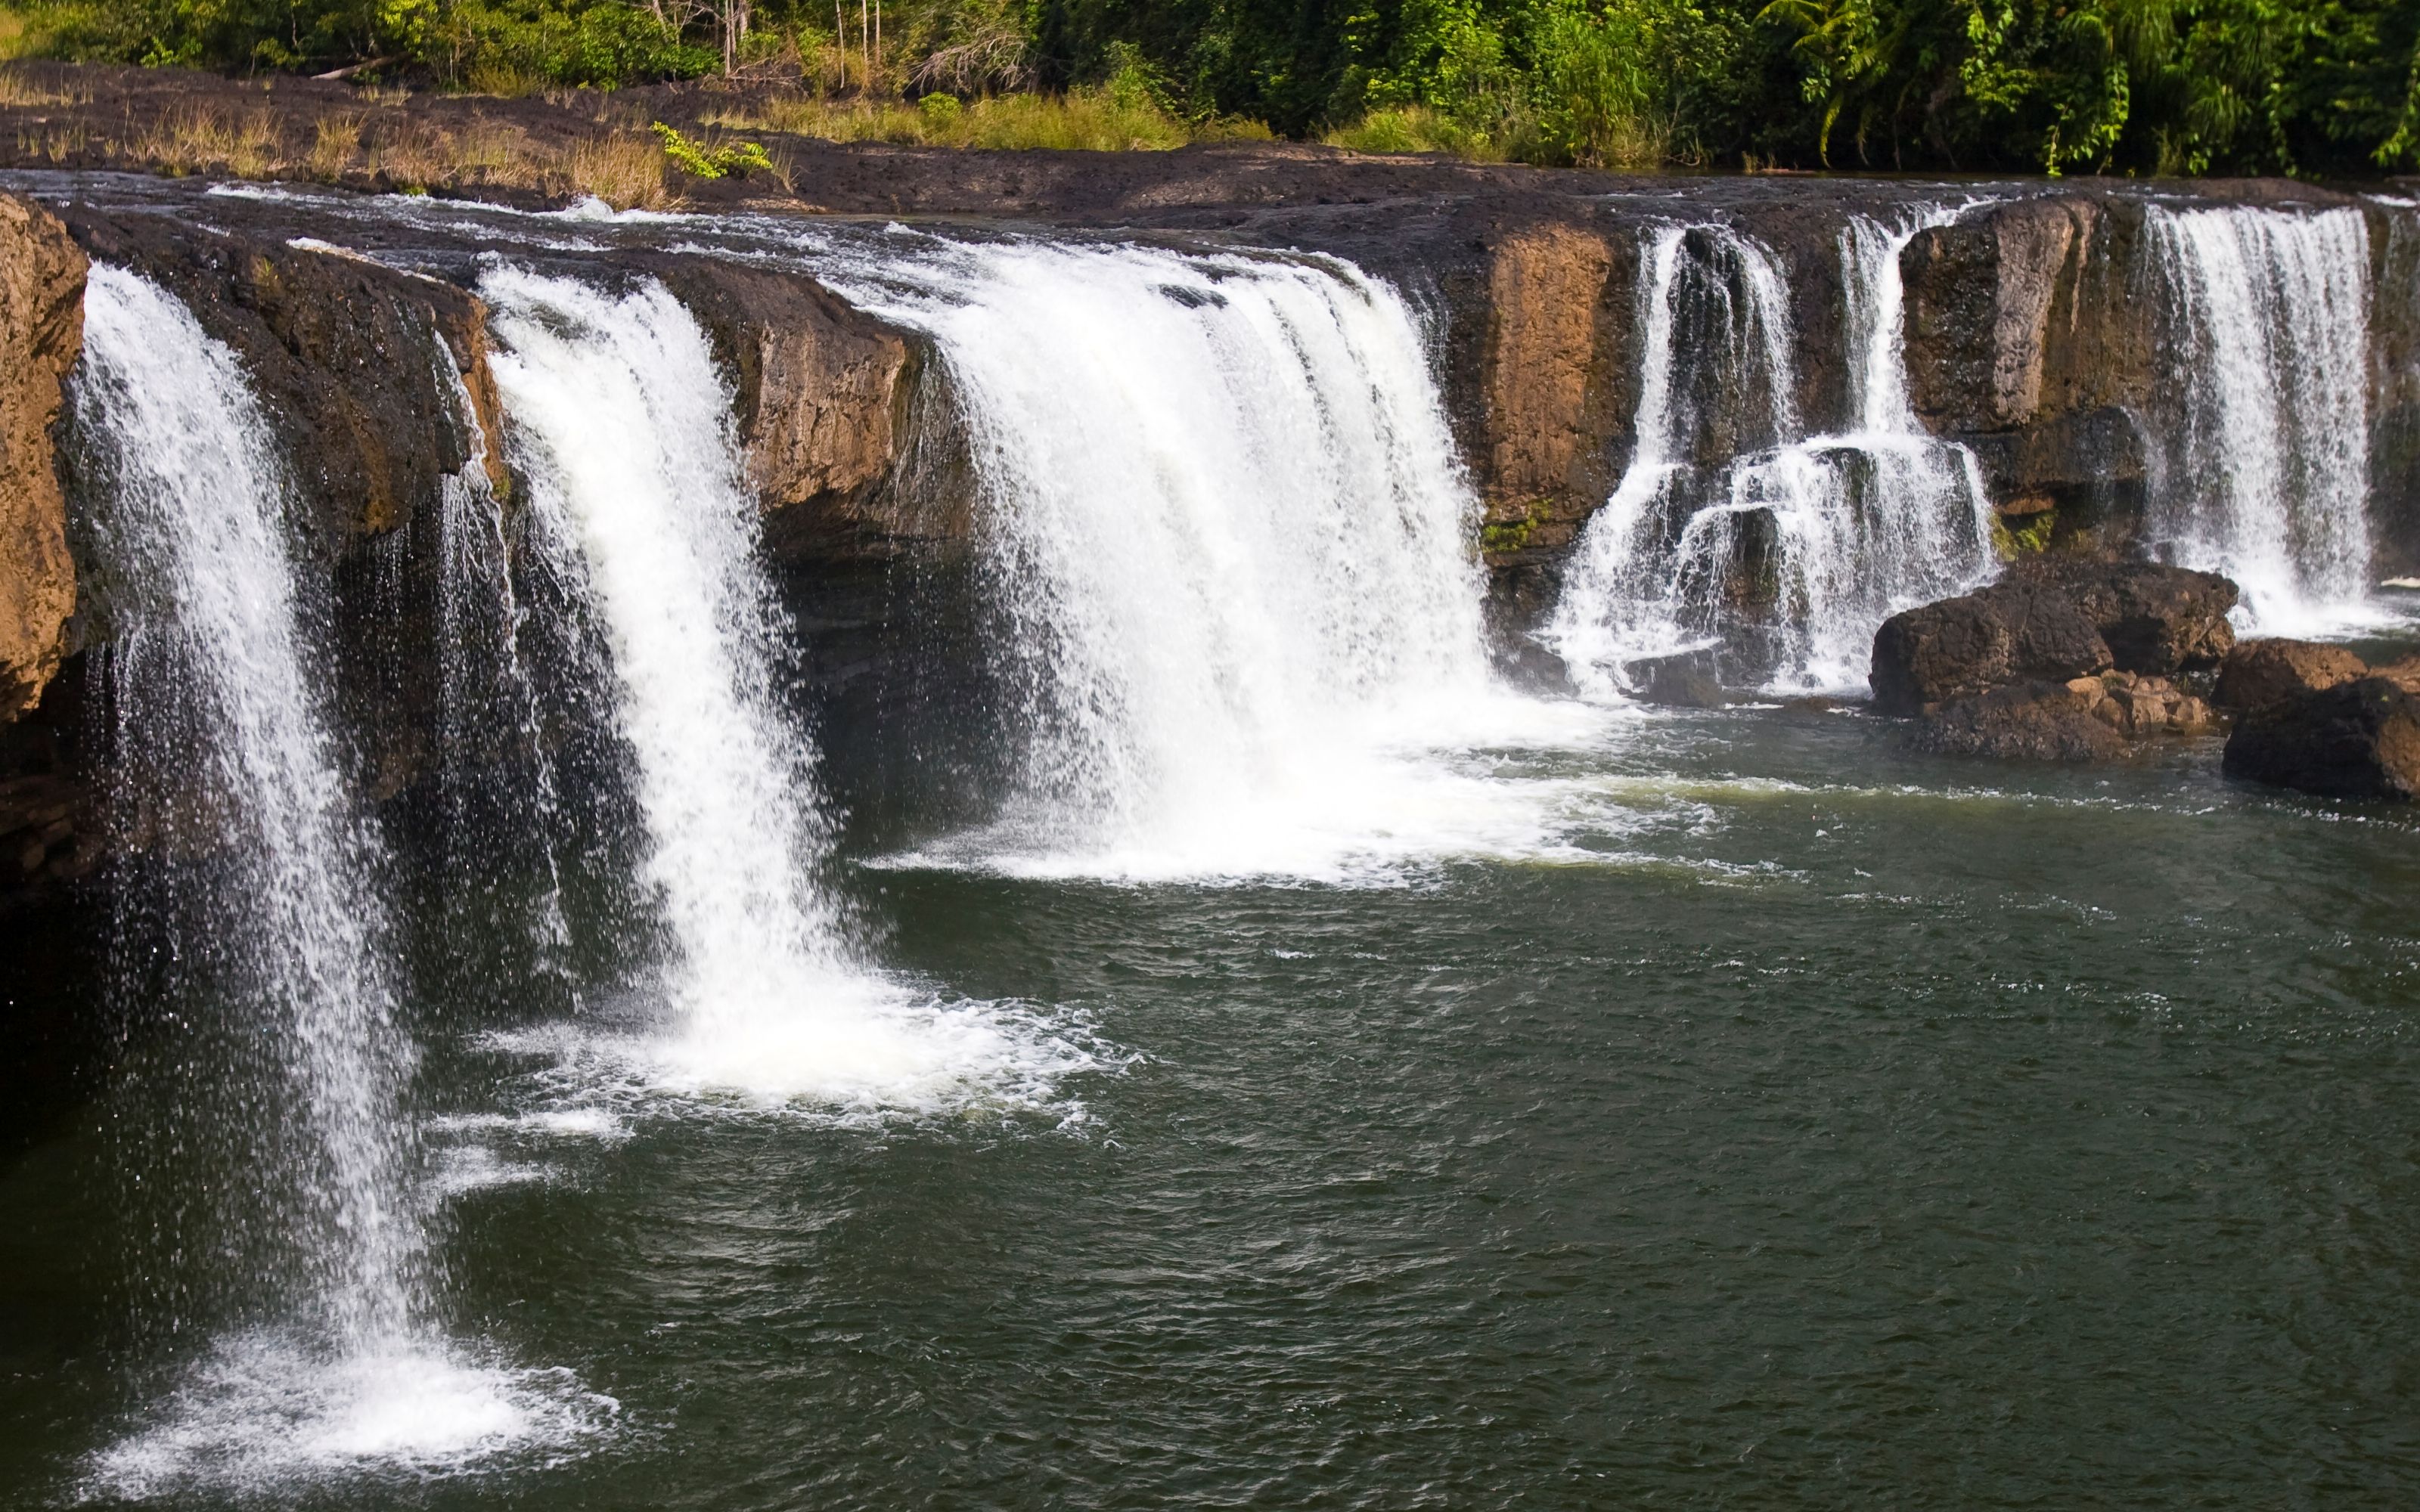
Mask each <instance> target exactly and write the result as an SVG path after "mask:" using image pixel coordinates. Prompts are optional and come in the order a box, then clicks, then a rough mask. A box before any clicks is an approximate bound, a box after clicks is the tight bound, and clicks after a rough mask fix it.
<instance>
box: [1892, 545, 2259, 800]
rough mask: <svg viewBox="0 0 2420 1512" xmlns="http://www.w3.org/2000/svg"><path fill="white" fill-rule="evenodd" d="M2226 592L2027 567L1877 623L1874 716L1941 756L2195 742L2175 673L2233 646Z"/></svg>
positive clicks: (2177, 580)
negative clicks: (2189, 737)
mask: <svg viewBox="0 0 2420 1512" xmlns="http://www.w3.org/2000/svg"><path fill="white" fill-rule="evenodd" d="M2235 597H2236V589H2235V585H2234V584H2233V583H2231V582H2229V581H2227V580H2226V579H2224V578H2221V577H2218V576H2216V575H2215V574H2212V573H2205V572H2190V571H2187V570H2186V569H2184V568H2181V567H2164V566H2154V565H2151V564H2149V563H2117V564H2099V563H2027V564H2026V565H2025V566H2024V567H2023V568H2021V569H2019V570H2017V571H2015V572H2013V573H2012V574H2011V575H2010V576H2009V579H2007V580H2004V581H2002V582H1997V583H1993V585H1991V586H1990V587H1988V588H1984V589H1980V590H1978V591H1977V592H1975V593H1972V594H1962V595H1961V596H1959V597H1957V598H1949V599H1944V600H1942V601H1941V602H1939V603H1936V604H1927V605H1924V606H1923V607H1921V608H1919V609H1909V610H1907V611H1905V612H1904V613H1900V614H1896V615H1893V616H1892V617H1891V618H1890V619H1888V620H1887V621H1885V622H1884V624H1883V627H1882V629H1881V630H1880V631H1878V632H1876V634H1875V636H1874V660H1873V669H1872V671H1871V674H1870V681H1871V683H1872V687H1873V690H1874V708H1875V710H1876V711H1877V712H1879V713H1883V714H1888V715H1897V716H1901V717H1914V718H1916V721H1917V724H1916V729H1915V731H1914V732H1913V733H1911V735H1910V737H1909V738H1910V742H1911V744H1912V745H1914V746H1915V748H1917V749H1919V750H1928V751H1933V752H1938V753H1942V754H1947V755H1960V756H1999V757H2010V758H2017V759H2023V760H2036V761H2071V762H2077V761H2098V760H2102V759H2104V758H2106V757H2110V756H2114V755H2117V754H2118V752H2120V751H2121V750H2123V749H2124V748H2125V745H2126V743H2127V742H2128V741H2134V740H2144V739H2149V738H2151V737H2153V736H2157V735H2172V734H2195V733H2201V732H2203V731H2206V730H2208V729H2209V728H2210V727H2211V721H2212V718H2213V716H2212V714H2211V707H2210V705H2209V704H2208V703H2207V702H2205V701H2204V700H2203V699H2202V698H2201V697H2199V696H2198V695H2197V694H2195V693H2194V692H2193V691H2191V690H2190V689H2187V688H2185V687H2180V686H2178V684H2177V683H2176V681H2175V678H2176V675H2177V673H2179V672H2180V671H2199V670H2205V669H2207V668H2209V667H2211V666H2213V665H2215V664H2216V663H2217V662H2218V660H2219V658H2220V657H2221V656H2225V655H2226V649H2227V647H2229V646H2230V645H2232V644H2233V635H2234V632H2233V631H2232V630H2231V629H2230V628H2229V627H2228V625H2227V623H2226V613H2227V610H2229V609H2233V608H2234V607H2235Z"/></svg>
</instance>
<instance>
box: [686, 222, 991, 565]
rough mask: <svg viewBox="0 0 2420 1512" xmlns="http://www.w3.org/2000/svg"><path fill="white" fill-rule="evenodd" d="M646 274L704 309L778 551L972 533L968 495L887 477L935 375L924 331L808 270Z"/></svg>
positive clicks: (702, 267) (699, 265)
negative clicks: (878, 314)
mask: <svg viewBox="0 0 2420 1512" xmlns="http://www.w3.org/2000/svg"><path fill="white" fill-rule="evenodd" d="M650 270H651V271H653V272H655V273H656V275H657V276H658V277H659V278H661V279H662V280H663V281H664V283H665V285H667V286H668V287H670V288H671V289H672V290H673V292H674V293H675V295H676V296H678V297H679V299H680V300H681V301H682V302H683V303H684V304H686V305H688V306H689V308H690V312H691V313H692V314H694V315H695V316H697V317H698V321H699V323H700V324H701V325H703V326H704V327H705V328H706V333H707V335H708V337H709V338H710V339H711V340H712V342H713V343H714V347H715V355H716V357H717V358H718V359H719V360H720V361H721V363H722V364H723V366H724V368H725V370H726V371H727V372H728V373H729V374H730V376H731V378H732V387H733V391H734V397H735V400H736V403H737V421H738V432H739V440H740V442H741V444H742V446H743V447H744V448H745V449H746V453H747V457H748V471H749V479H750V481H751V482H752V484H753V485H754V486H755V487H756V490H757V494H758V497H759V498H760V499H761V501H763V506H764V509H765V513H766V516H767V520H766V535H767V540H768V545H769V546H770V547H771V548H773V550H774V551H775V552H776V553H777V554H780V555H783V556H818V557H835V558H850V557H876V558H878V557H884V556H889V555H893V554H896V553H898V552H900V551H902V550H906V549H909V548H913V547H915V546H917V545H920V544H931V543H934V542H939V541H946V540H954V539H959V538H963V537H964V535H965V534H966V532H967V531H968V529H969V525H970V518H969V515H968V509H967V504H968V500H967V498H966V496H965V495H964V494H963V492H961V491H958V490H953V489H950V488H947V487H940V488H918V489H906V488H896V487H893V486H892V482H893V479H894V477H895V476H896V474H897V473H898V471H899V470H900V468H901V467H902V465H903V463H904V462H905V460H906V459H907V455H908V453H909V451H910V449H911V440H913V439H914V438H915V436H916V432H917V423H918V421H919V419H920V415H919V413H918V409H919V399H920V396H922V395H923V392H924V389H925V386H926V383H927V380H928V375H930V373H931V368H932V364H931V363H929V361H928V353H927V347H926V344H925V341H924V338H923V336H921V335H919V334H917V333H916V332H908V331H903V330H901V329H899V328H898V327H895V326H892V325H890V324H888V323H886V322H884V321H882V320H878V319H876V318H875V317H874V316H869V315H866V314H865V313H863V312H862V311H860V310H858V309H855V308H853V307H852V306H850V305H848V304H846V303H845V302H844V301H841V300H840V299H839V298H838V297H836V296H835V295H833V294H832V293H831V292H830V290H829V289H826V288H825V287H824V286H823V285H820V284H818V283H816V282H815V281H814V279H812V278H808V277H806V276H804V275H803V274H797V273H784V272H776V271H771V270H758V269H751V268H743V267H737V266H733V265H731V264H727V263H719V262H707V261H705V260H703V259H699V258H665V259H660V260H657V261H654V262H652V263H651V264H650ZM930 380H931V381H932V382H935V383H938V381H939V379H938V376H937V375H934V376H932V377H931V379H930Z"/></svg>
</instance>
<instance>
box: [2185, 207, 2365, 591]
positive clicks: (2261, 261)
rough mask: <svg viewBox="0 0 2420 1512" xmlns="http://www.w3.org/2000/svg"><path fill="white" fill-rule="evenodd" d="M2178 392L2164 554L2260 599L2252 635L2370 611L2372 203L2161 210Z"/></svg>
mask: <svg viewBox="0 0 2420 1512" xmlns="http://www.w3.org/2000/svg"><path fill="white" fill-rule="evenodd" d="M2149 235H2150V238H2151V242H2152V246H2153V248H2154V253H2155V256H2156V259H2157V261H2156V266H2157V268H2158V270H2159V273H2160V278H2161V283H2162V287H2163V294H2164V303H2163V310H2162V314H2163V316H2164V336H2165V347H2166V355H2167V359H2168V363H2169V365H2170V366H2171V368H2172V369H2173V370H2174V371H2175V372H2177V373H2178V374H2179V375H2180V381H2179V383H2178V384H2177V385H2176V387H2175V389H2174V390H2173V391H2172V393H2171V394H2170V396H2169V397H2170V398H2171V399H2172V401H2173V404H2174V413H2173V415H2172V416H2171V417H2170V422H2171V424H2170V427H2169V435H2168V438H2167V440H2168V444H2167V445H2166V447H2165V449H2164V456H2162V457H2161V459H2160V460H2161V461H2162V462H2163V463H2164V466H2163V467H2162V469H2161V471H2160V473H2159V475H2158V476H2157V478H2156V479H2155V482H2154V486H2153V497H2152V500H2151V506H2152V509H2151V518H2150V528H2151V530H2152V532H2153V535H2154V538H2155V541H2156V544H2157V545H2158V546H2159V547H2160V548H2162V549H2164V552H2165V553H2166V554H2167V555H2168V556H2169V557H2171V558H2172V559H2173V560H2175V561H2177V562H2180V563H2183V564H2185V565H2187V566H2193V567H2201V568H2205V569H2207V570H2210V571H2213V572H2223V573H2225V574H2226V575H2227V576H2228V577H2230V578H2232V579H2235V580H2236V582H2237V583H2239V584H2240V585H2242V589H2243V608H2242V611H2241V614H2242V618H2243V619H2244V621H2245V622H2246V627H2247V628H2250V629H2257V630H2258V631H2260V632H2263V633H2266V634H2272V635H2294V634H2314V633H2324V632H2326V631H2328V630H2330V629H2333V628H2338V627H2341V626H2343V625H2346V624H2347V623H2349V622H2356V621H2358V620H2360V619H2362V618H2365V617H2366V605H2365V602H2364V600H2365V599H2366V595H2367V594H2368V591H2369V587H2370V583H2369V576H2370V574H2369V554H2370V538H2369V518H2368V499H2369V413H2368V367H2369V303H2370V287H2369V277H2370V274H2369V231H2368V224H2367V223H2366V221H2365V220H2364V218H2363V216H2362V213H2361V212H2360V211H2359V210H2355V209H2335V210H2327V211H2323V212H2320V213H2318V214H2306V213H2300V212H2295V211H2288V210H2273V209H2260V208H2253V207H2249V206H2230V207H2226V208H2211V209H2195V210H2169V209H2165V208H2157V207H2155V208H2152V210H2151V211H2150V215H2149Z"/></svg>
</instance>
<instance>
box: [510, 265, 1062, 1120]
mask: <svg viewBox="0 0 2420 1512" xmlns="http://www.w3.org/2000/svg"><path fill="white" fill-rule="evenodd" d="M480 291H481V293H482V294H483V295H484V296H485V297H486V298H487V299H488V300H489V302H490V304H491V305H492V306H493V308H494V312H495V316H494V318H495V331H496V333H497V335H498V336H499V337H500V338H501V340H502V341H503V343H504V348H505V349H504V350H502V351H500V352H498V353H496V354H495V356H494V358H493V366H494V371H495V375H496V381H497V385H498V387H499V388H500V389H501V390H502V392H503V394H504V404H505V409H506V412H507V414H508V416H509V418H510V420H511V423H512V430H511V434H512V437H513V440H514V444H515V448H516V450H515V458H516V461H517V462H518V463H519V465H520V470H521V471H522V472H523V473H524V474H525V475H526V476H527V477H528V479H529V482H530V486H531V497H530V500H529V506H530V508H531V509H532V510H533V511H534V512H535V525H536V536H537V540H538V542H539V543H540V546H541V548H542V549H546V550H548V551H550V552H552V553H553V554H554V556H555V558H556V561H555V563H554V566H555V570H556V571H557V572H558V574H559V575H560V576H561V577H562V579H563V580H565V581H567V582H574V583H578V584H581V585H582V586H583V588H584V591H585V594H586V595H587V597H588V599H589V601H590V604H591V607H592V609H593V610H594V612H595V613H596V616H597V620H598V623H599V625H600V626H601V628H602V630H603V632H604V636H605V639H606V640H607V642H608V651H609V655H610V657H611V662H612V668H613V683H614V687H613V698H614V701H615V707H614V710H613V722H614V725H615V727H616V728H617V730H618V731H619V733H620V735H621V738H622V739H623V740H624V741H625V742H626V743H627V745H628V748H629V750H630V753H631V755H632V758H633V763H634V767H635V772H636V782H637V794H636V796H637V800H638V807H639V810H640V811H641V813H642V815H643V816H644V825H645V827H646V846H645V860H644V876H643V878H642V880H643V882H644V885H645V887H646V888H647V889H648V891H649V892H650V893H651V895H652V896H653V898H654V900H655V902H656V904H657V907H658V908H659V913H660V919H661V923H662V926H663V931H664V934H665V936H666V947H665V950H664V958H663V960H662V961H661V962H660V964H659V968H658V971H657V977H656V980H655V983H654V987H655V990H656V991H657V993H659V995H660V996H661V998H662V999H663V1000H664V1002H665V1004H666V1007H667V1010H668V1011H667V1012H666V1013H664V1014H663V1015H661V1022H660V1023H659V1025H658V1026H657V1028H656V1030H655V1032H654V1033H653V1034H652V1035H651V1036H650V1037H649V1038H648V1039H647V1040H646V1041H645V1042H644V1044H643V1045H640V1046H636V1047H628V1048H632V1049H633V1050H634V1052H635V1053H636V1054H638V1055H640V1056H641V1057H643V1059H644V1063H645V1068H646V1074H647V1075H648V1076H649V1077H650V1078H652V1079H655V1080H658V1081H660V1082H662V1083H665V1084H669V1085H670V1086H672V1087H674V1088H690V1089H698V1090H707V1089H714V1088H723V1089H729V1090H733V1091H737V1092H741V1093H746V1094H751V1095H753V1096H756V1097H760V1098H764V1099H770V1100H774V1101H785V1100H791V1099H797V1100H800V1101H802V1102H805V1103H813V1104H817V1105H822V1106H837V1107H842V1108H852V1107H853V1108H861V1109H872V1108H887V1107H903V1108H911V1109H912V1108H918V1107H924V1106H930V1105H933V1104H935V1103H939V1102H944V1101H950V1100H956V1099H962V1098H964V1097H965V1096H968V1095H998V1094H1001V1093H1002V1092H1003V1090H1004V1089H1005V1088H1009V1087H1011V1086H1026V1085H1030V1084H1031V1083H1032V1080H1033V1079H1034V1078H1037V1077H1047V1075H1048V1074H1049V1073H1051V1072H1054V1071H1057V1070H1064V1069H1067V1068H1068V1067H1070V1066H1072V1065H1075V1064H1078V1063H1079V1062H1080V1060H1081V1057H1080V1056H1078V1054H1077V1053H1076V1052H1074V1051H1072V1050H1071V1049H1070V1048H1069V1047H1068V1046H1066V1045H1065V1044H1063V1043H1062V1042H1061V1041H1057V1040H1055V1039H1051V1038H1048V1037H1047V1036H1046V1037H1044V1038H1043V1039H1041V1040H1038V1041H1037V1040H1034V1039H1032V1037H1030V1036H1027V1035H1024V1034H1023V1033H1022V1032H1021V1029H1020V1027H1019V1026H1012V1025H1011V1024H1010V1023H1009V1022H1008V1021H1007V1020H1005V1019H1002V1018H1001V1017H999V1016H997V1015H994V1014H991V1013H988V1012H986V1011H983V1010H982V1009H980V1008H978V1007H968V1006H963V1005H962V1006H956V1007H944V1006H942V1005H939V1004H937V1003H934V1002H931V1001H929V1000H927V999H926V998H924V997H923V996H922V995H917V994H914V993H911V992H910V991H908V990H907V988H905V987H903V986H902V985H900V984H898V983H895V982H893V981H892V980H888V979H887V978H885V977H883V976H881V975H880V974H878V973H876V971H875V970H873V969H872V967H871V966H869V965H868V964H866V963H865V962H864V961H863V960H862V959H861V956H860V955H859V953H858V951H857V950H856V949H855V948H854V946H853V944H852V942H851V937H850V933H849V929H848V922H847V920H846V918H845V916H844V914H843V911H842V909H841V907H840V906H839V904H838V903H837V902H836V901H835V898H834V895H833V894H832V892H831V891H830V888H829V887H827V886H825V885H824V883H823V881H822V879H821V875H820V873H821V871H822V869H823V868H824V867H825V865H826V863H827V861H828V852H829V848H830V828H829V824H828V821H827V819H826V816H825V812H824V808H823V803H822V800H821V797H820V795H819V793H818V787H817V782H816V778H815V773H814V754H813V747H812V745H811V743H810V742H809V740H808V738H807V737H806V734H805V733H804V732H803V731H802V730H800V729H799V727H798V725H797V721H796V720H795V718H794V717H792V716H791V715H790V713H789V712H788V711H787V710H786V709H785V708H784V707H783V702H782V693H781V689H780V687H779V684H778V678H779V676H780V673H781V671H782V669H783V667H784V665H785V664H786V661H787V658H788V656H789V649H788V648H789V640H788V636H789V634H790V632H789V630H788V628H787V626H786V625H784V624H783V622H782V621H781V619H780V616H779V612H778V609H777V607H776V605H775V604H774V602H773V597H772V591H771V588H770V585H769V584H768V581H767V579H766V578H765V575H764V572H763V570H762V569H761V567H760V566H759V564H758V563H757V561H756V558H755V554H754V552H755V543H756V515H757V506H756V501H755V498H754V496H753V495H752V493H751V492H750V491H749V489H748V488H747V486H746V485H745V484H744V482H743V479H742V475H741V471H740V464H739V457H738V453H737V444H736V442H735V440H734V438H733V435H732V422H731V402H732V401H731V394H730V392H729V390H728V388H727V387H726V386H725V384H724V383H723V381H722V378H721V376H720V374H719V373H718V372H717V370H716V368H715V365H714V360H713V355H712V352H711V349H710V348H709V347H708V345H707V342H706V335H705V332H702V331H701V330H700V329H699V327H698V325H697V322H696V320H695V319H694V318H692V317H691V316H690V314H689V313H688V311H687V310H685V309H684V308H682V306H681V305H680V303H679V302H678V301H675V299H674V298H673V297H672V296H671V295H670V294H669V293H668V292H666V291H665V290H664V289H663V287H662V286H661V285H656V284H652V283H651V284H647V285H642V286H640V287H638V288H637V289H635V290H633V291H631V292H629V293H627V294H622V295H615V294H611V293H608V292H605V291H603V290H600V289H597V288H595V287H592V286H590V285H585V284H582V283H580V282H578V281H576V280H572V279H565V278H551V277H545V276H541V275H538V274H535V273H530V272H525V271H521V270H514V269H510V268H504V269H499V270H494V271H491V272H490V273H489V274H488V275H487V276H486V277H485V278H484V279H483V280H482V281H481V285H480ZM588 1048H589V1049H591V1050H593V1049H595V1048H596V1047H595V1046H594V1045H591V1046H589V1047H588Z"/></svg>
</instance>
